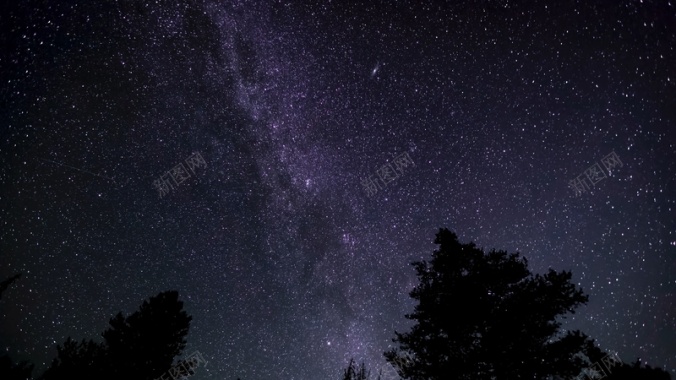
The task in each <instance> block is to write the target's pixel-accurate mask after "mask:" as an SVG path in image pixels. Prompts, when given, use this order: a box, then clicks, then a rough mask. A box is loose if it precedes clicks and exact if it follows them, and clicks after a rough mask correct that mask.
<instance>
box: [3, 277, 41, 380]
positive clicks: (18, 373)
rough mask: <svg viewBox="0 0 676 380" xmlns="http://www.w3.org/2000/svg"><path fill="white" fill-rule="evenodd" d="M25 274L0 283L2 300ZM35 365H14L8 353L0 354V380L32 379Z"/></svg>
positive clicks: (25, 362)
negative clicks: (4, 294)
mask: <svg viewBox="0 0 676 380" xmlns="http://www.w3.org/2000/svg"><path fill="white" fill-rule="evenodd" d="M22 275H23V273H17V274H15V275H14V276H12V277H10V278H8V279H6V280H3V281H2V282H0V299H2V293H4V292H5V290H7V288H9V286H10V285H12V283H14V282H15V281H16V280H18V279H20V278H21V276H22ZM33 367H34V366H33V364H30V363H29V362H27V361H22V362H20V363H14V361H12V359H11V358H10V357H9V355H7V354H6V353H2V354H0V379H2V380H25V379H28V378H30V377H31V373H32V372H33Z"/></svg>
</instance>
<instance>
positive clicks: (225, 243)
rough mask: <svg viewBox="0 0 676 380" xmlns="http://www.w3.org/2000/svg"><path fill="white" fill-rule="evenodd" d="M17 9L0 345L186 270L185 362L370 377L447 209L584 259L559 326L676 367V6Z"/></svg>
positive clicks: (72, 324) (534, 262)
mask: <svg viewBox="0 0 676 380" xmlns="http://www.w3.org/2000/svg"><path fill="white" fill-rule="evenodd" d="M12 3H16V4H13V5H7V4H5V5H3V6H2V7H3V9H2V11H0V28H1V29H0V30H1V32H0V48H1V49H2V52H1V56H0V73H1V74H0V75H1V77H0V83H1V84H0V101H1V104H2V107H1V108H0V121H1V124H0V144H1V145H0V160H1V161H0V162H1V163H2V165H1V166H0V183H1V187H0V278H1V279H4V278H7V277H9V276H11V275H12V274H14V273H17V272H23V273H24V277H23V278H21V279H20V280H19V281H18V282H16V283H15V284H14V285H13V286H12V287H11V288H10V289H8V291H7V292H6V293H5V294H4V295H3V298H2V300H0V343H1V346H2V347H1V348H2V350H6V351H7V352H8V353H9V354H10V355H11V356H12V357H13V358H15V359H29V360H32V361H33V362H34V363H36V367H37V368H36V370H35V371H34V375H37V374H40V373H42V371H43V370H44V368H45V366H46V365H48V363H49V362H51V360H52V358H53V357H54V355H55V352H56V350H55V345H56V344H57V343H62V342H63V341H64V340H65V339H66V337H68V336H72V337H73V338H75V339H82V338H88V339H89V338H97V337H98V336H99V334H100V333H101V332H102V331H103V330H104V329H105V328H106V327H107V323H108V319H109V318H110V317H112V316H113V315H114V314H115V313H117V312H118V311H122V312H124V313H131V312H133V311H135V310H137V309H138V307H139V305H140V304H141V303H142V301H143V300H144V299H147V298H149V297H151V296H154V295H156V294H157V293H159V292H161V291H164V290H169V289H176V290H178V291H179V296H180V298H181V299H182V300H183V301H184V302H185V305H184V307H185V309H186V311H187V312H188V313H189V314H190V315H192V316H193V321H192V324H191V329H190V334H189V335H188V347H187V349H186V353H189V352H191V351H194V350H198V351H200V352H201V353H202V354H203V355H204V357H205V358H206V359H207V360H208V361H209V363H208V365H207V366H206V367H201V368H199V369H198V370H197V374H196V375H195V376H194V377H193V378H194V379H195V380H201V379H227V380H230V379H233V380H234V379H235V378H236V377H238V376H239V377H241V378H242V380H273V379H299V380H300V379H302V380H305V379H309V380H317V379H321V380H323V379H338V378H339V377H340V374H341V371H342V369H343V368H344V367H345V366H346V365H347V362H348V360H349V358H350V357H354V358H355V359H357V360H358V361H365V362H366V364H367V365H368V366H369V368H371V369H373V370H377V369H378V368H380V366H383V365H384V364H385V361H384V359H383V357H382V352H383V351H385V350H386V349H388V348H389V347H390V345H391V344H392V343H391V338H393V337H394V333H393V331H394V330H395V329H397V330H399V331H405V330H406V329H407V328H408V326H409V325H408V323H409V322H408V321H407V320H406V319H405V318H404V314H406V313H409V312H411V311H412V310H413V305H414V304H413V302H412V300H411V299H410V298H409V296H408V291H410V290H411V289H412V288H413V286H415V285H416V284H417V279H416V277H415V273H414V270H413V268H412V267H411V266H409V265H408V263H409V262H411V261H414V260H419V259H423V258H425V259H426V258H429V257H430V255H431V253H432V251H433V250H434V249H435V248H436V245H434V244H433V243H432V242H433V240H434V235H435V233H436V232H437V231H438V229H439V228H440V227H447V228H449V229H451V230H453V231H455V232H456V233H457V234H458V236H459V238H460V241H461V242H469V241H474V242H475V243H476V244H477V245H478V246H480V247H485V248H486V249H492V248H497V249H505V250H507V251H509V252H515V251H519V252H521V253H522V254H523V255H525V256H526V257H527V258H528V259H529V263H530V268H531V269H532V270H533V271H534V272H536V273H543V272H544V271H546V270H547V268H549V267H551V268H554V269H556V270H571V271H572V272H573V280H574V282H575V283H577V284H579V285H580V286H581V287H582V288H583V290H584V291H585V292H586V293H587V294H589V296H590V302H589V304H588V305H587V306H585V307H583V308H581V309H579V310H578V312H577V313H576V314H575V315H573V316H572V317H570V318H568V319H567V321H566V324H565V326H566V328H570V329H577V328H579V329H581V330H582V331H583V332H585V333H587V334H589V335H590V336H591V337H593V338H595V339H597V342H598V345H599V346H601V347H602V348H603V349H605V350H610V351H617V352H618V353H619V356H620V357H621V358H622V359H623V360H625V361H633V360H635V359H636V358H637V357H640V358H641V359H642V360H643V361H644V362H647V363H648V364H650V365H657V366H661V367H663V368H666V369H668V370H669V371H670V372H671V373H672V376H675V375H676V373H675V372H674V368H676V218H675V215H676V210H675V209H676V175H675V174H676V160H675V158H676V3H674V2H673V0H671V1H649V0H643V1H579V2H571V1H549V2H524V3H528V4H529V5H527V6H526V5H521V4H517V3H515V2H512V1H504V0H503V1H466V2H461V1H453V2H449V3H450V4H445V5H442V2H440V1H411V2H404V1H402V2H396V4H395V3H394V2H392V3H393V4H389V3H390V2H385V1H382V2H381V1H369V2H367V3H368V5H348V3H352V2H346V1H345V2H343V1H336V0H334V1H325V2H324V1H323V2H316V3H311V2H291V1H289V2H286V1H284V2H282V1H233V2H229V1H202V2H197V1H195V2H193V1H187V0H186V1H160V0H158V1H152V2H148V1H131V0H130V1H117V2H93V1H85V0H82V1H72V0H68V1H65V0H64V1H36V0H26V1H20V2H19V1H16V2H12ZM613 151H614V152H615V153H616V154H617V156H618V157H619V158H620V160H621V161H622V163H623V166H622V167H617V168H615V169H613V171H612V175H611V176H609V177H608V178H606V179H604V180H602V181H601V182H598V183H597V184H596V185H595V186H593V187H592V188H591V190H590V191H588V192H586V193H583V194H581V195H580V196H575V193H574V191H573V190H572V189H571V188H570V187H569V184H568V182H569V181H570V180H572V179H573V178H575V177H577V176H578V175H580V174H582V173H583V172H584V171H585V170H586V169H587V168H589V167H590V166H592V165H593V164H595V163H600V162H601V159H602V158H603V157H605V156H606V155H608V154H609V153H611V152H613ZM192 152H199V153H201V155H202V157H203V158H204V160H205V162H206V167H202V168H197V169H196V172H195V173H194V175H192V176H191V178H189V179H188V180H186V181H185V182H183V183H182V184H180V185H179V186H176V187H175V189H174V190H173V191H171V192H169V193H168V194H166V195H165V196H163V197H160V196H159V192H158V191H157V190H156V189H155V188H154V187H153V184H152V183H153V181H154V180H155V179H158V178H159V177H160V176H162V175H163V174H165V173H166V172H167V171H168V170H169V169H171V168H172V167H174V166H176V165H177V164H179V163H181V162H185V159H186V158H188V156H190V155H191V154H192ZM402 153H408V155H409V156H410V158H411V159H412V161H413V162H414V163H415V166H414V167H409V168H406V169H405V171H404V172H403V173H401V175H400V177H399V178H397V179H396V180H395V181H393V182H391V183H389V184H387V185H386V186H384V185H382V183H381V187H382V188H381V189H380V190H378V192H377V193H375V194H372V195H370V196H369V194H368V193H367V191H366V190H365V189H364V187H363V186H362V184H361V181H362V180H363V179H365V178H368V177H369V176H373V177H372V178H377V171H378V170H379V169H380V168H381V167H382V166H383V165H385V164H387V163H388V162H391V161H392V158H393V157H394V156H396V155H399V154H402ZM458 312H462V309H460V310H458Z"/></svg>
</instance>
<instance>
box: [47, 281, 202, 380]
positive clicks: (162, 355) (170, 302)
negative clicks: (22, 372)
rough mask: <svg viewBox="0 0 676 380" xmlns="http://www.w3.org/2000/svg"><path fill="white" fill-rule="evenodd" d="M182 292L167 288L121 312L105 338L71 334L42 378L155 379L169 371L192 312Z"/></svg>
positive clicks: (105, 333)
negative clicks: (87, 338) (98, 340)
mask: <svg viewBox="0 0 676 380" xmlns="http://www.w3.org/2000/svg"><path fill="white" fill-rule="evenodd" d="M182 309H183V302H181V301H179V300H178V292H176V291H167V292H163V293H160V294H158V295H157V296H155V297H151V298H150V300H149V301H144V302H143V304H142V305H141V308H140V310H139V311H137V312H134V313H133V314H132V315H130V316H129V317H127V318H125V317H124V316H123V315H122V313H118V314H117V315H116V316H115V317H114V318H111V319H110V326H111V327H110V328H109V329H107V330H106V331H104V332H103V334H102V336H103V338H104V343H101V344H99V343H95V342H93V341H84V340H83V341H82V342H81V343H79V344H78V343H76V342H75V341H73V340H72V339H70V338H68V340H66V342H65V343H64V345H63V347H61V346H57V351H58V353H57V357H56V359H54V361H53V362H52V365H51V366H50V367H49V368H48V369H47V371H45V373H44V374H43V376H42V377H41V378H42V379H44V380H52V379H64V378H68V379H73V380H76V379H91V378H97V379H113V378H118V379H119V378H125V379H139V380H150V379H154V378H156V377H158V376H160V375H162V374H163V373H164V372H166V371H167V370H168V369H169V368H170V367H171V364H172V362H173V359H174V357H175V356H177V355H180V354H181V352H182V350H183V349H184V348H185V345H186V340H185V336H186V335H187V334H188V329H189V327H190V321H191V319H192V317H190V316H188V315H187V314H186V312H185V311H183V310H182Z"/></svg>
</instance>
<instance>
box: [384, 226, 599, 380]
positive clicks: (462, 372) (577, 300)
mask: <svg viewBox="0 0 676 380" xmlns="http://www.w3.org/2000/svg"><path fill="white" fill-rule="evenodd" d="M434 242H435V243H436V244H439V245H440V248H439V250H437V251H435V252H434V254H433V257H432V260H431V262H429V263H428V262H426V261H421V262H415V263H413V264H412V265H413V266H414V267H415V269H416V272H417V276H418V279H419V281H420V284H419V285H418V286H417V287H416V288H415V289H414V290H413V291H412V292H411V293H410V295H411V297H412V298H414V299H415V300H417V301H418V305H417V306H416V308H415V311H414V313H412V314H408V315H406V318H408V319H411V320H414V321H416V322H417V323H416V324H415V325H414V326H413V328H412V330H411V331H410V332H408V333H403V334H402V333H398V332H395V335H396V338H394V339H393V341H394V342H397V343H399V345H400V350H396V349H394V350H391V351H388V352H386V353H385V357H386V359H387V360H388V361H389V362H390V363H391V364H392V365H393V366H395V367H396V368H397V369H398V372H399V373H400V374H401V375H402V376H403V378H404V379H413V380H436V379H444V380H445V379H449V378H450V379H467V380H470V379H471V380H480V379H486V380H489V379H544V378H547V377H548V376H555V375H558V376H571V375H573V374H577V373H579V371H580V370H581V369H582V367H583V365H584V361H583V360H582V359H581V358H580V357H579V354H580V353H582V354H584V353H585V347H587V345H588V344H589V343H590V342H591V340H590V339H589V338H587V337H586V336H585V335H584V334H582V333H580V332H579V331H572V332H567V333H565V334H563V333H561V331H560V329H559V327H560V323H559V322H557V320H556V318H557V317H560V316H563V315H565V314H567V313H574V310H575V308H576V307H578V306H579V305H581V304H584V303H586V302H587V300H588V297H587V296H586V295H584V294H583V292H582V290H580V289H577V288H576V287H575V286H574V285H573V284H571V282H570V279H571V273H570V272H565V271H564V272H555V271H553V270H551V269H550V271H549V272H548V273H547V274H545V275H544V276H541V275H535V276H533V275H532V274H531V272H530V271H529V270H528V268H527V260H526V259H525V258H523V259H522V258H520V257H519V254H510V255H508V254H507V253H506V252H504V251H491V252H489V253H488V254H485V253H484V252H483V250H481V249H478V248H476V246H475V245H474V244H473V243H469V244H461V243H459V242H458V238H457V236H456V235H455V234H454V233H452V232H450V231H448V230H447V229H440V230H439V232H438V233H437V235H436V239H435V241H434ZM592 346H593V345H592ZM404 354H409V355H410V358H411V360H408V361H405V360H404V361H402V359H405V358H404V357H403V356H404Z"/></svg>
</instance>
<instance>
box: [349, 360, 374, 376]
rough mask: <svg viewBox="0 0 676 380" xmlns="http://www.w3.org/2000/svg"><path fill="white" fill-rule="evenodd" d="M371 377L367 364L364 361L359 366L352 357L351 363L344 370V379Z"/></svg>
mask: <svg viewBox="0 0 676 380" xmlns="http://www.w3.org/2000/svg"><path fill="white" fill-rule="evenodd" d="M370 377H371V374H370V371H367V370H366V366H364V363H363V362H362V363H361V364H360V365H359V367H357V365H356V363H355V362H354V359H350V364H348V366H347V368H345V371H344V372H343V380H369V378H370Z"/></svg>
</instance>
